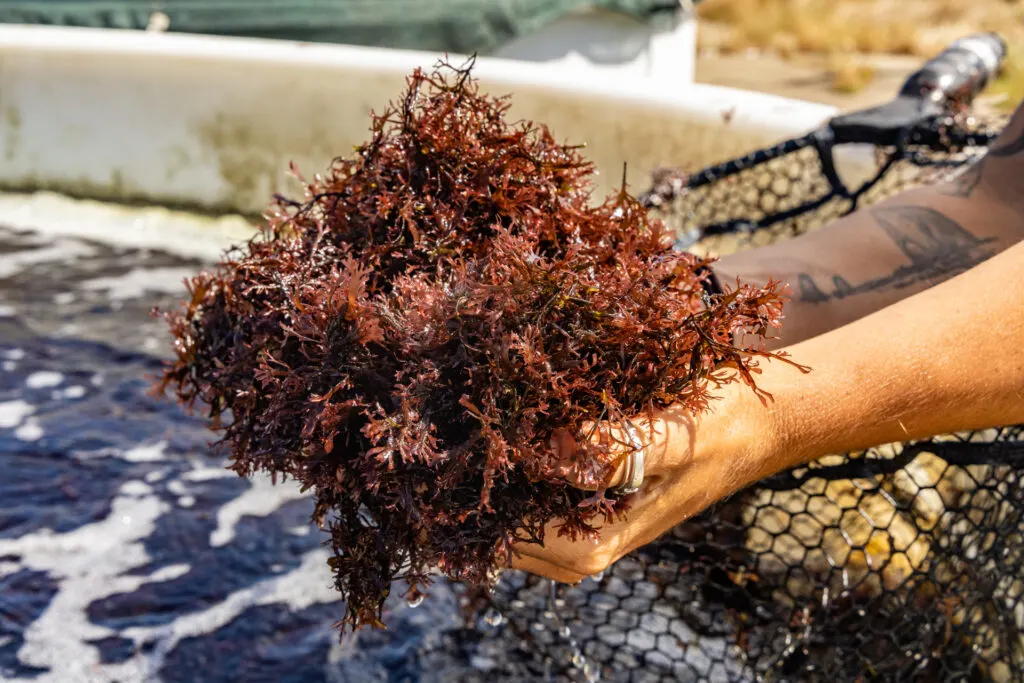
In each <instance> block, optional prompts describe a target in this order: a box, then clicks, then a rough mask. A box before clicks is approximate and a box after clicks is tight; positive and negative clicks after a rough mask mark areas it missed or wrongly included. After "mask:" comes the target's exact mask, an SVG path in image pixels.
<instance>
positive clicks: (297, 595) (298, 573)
mask: <svg viewBox="0 0 1024 683" xmlns="http://www.w3.org/2000/svg"><path fill="white" fill-rule="evenodd" d="M328 556H329V554H328V552H327V551H326V550H324V549H322V548H317V549H316V550H312V551H310V552H308V553H306V554H305V555H303V556H302V563H301V564H300V565H299V566H298V567H296V568H295V569H293V570H292V571H290V572H288V573H286V574H280V575H278V576H274V577H271V578H268V579H264V580H263V581H260V582H259V583H256V584H254V585H252V586H249V587H248V588H245V589H243V590H240V591H236V592H235V593H232V594H231V595H229V596H228V597H227V599H225V600H224V601H223V602H220V603H218V604H216V605H213V606H211V607H209V608H207V609H205V610H202V611H200V612H191V613H189V614H185V615H182V616H180V617H178V618H177V619H175V620H174V621H172V622H171V623H170V624H167V625H162V626H153V627H139V628H130V629H125V631H123V632H122V634H121V635H123V636H125V637H128V638H130V639H132V640H134V641H135V642H136V643H145V642H154V641H155V642H156V647H154V648H153V651H152V653H151V654H150V655H149V656H148V657H147V662H146V671H145V672H144V674H145V675H144V677H143V678H140V679H139V680H153V677H154V676H155V675H156V674H157V672H158V671H159V670H160V669H161V668H162V666H163V663H164V659H165V658H166V657H167V654H168V653H170V652H171V651H172V650H173V649H174V648H175V647H176V646H177V644H178V643H179V642H181V641H182V640H183V639H185V638H191V637H195V636H200V635H203V634H207V633H213V632H214V631H216V630H217V629H219V628H221V627H223V626H225V625H227V624H229V623H231V622H232V621H233V620H234V619H236V618H238V617H239V615H241V614H242V613H243V612H245V611H246V610H247V609H249V608H250V607H256V606H259V605H273V604H284V605H286V606H288V607H289V608H291V609H292V610H293V611H298V610H302V609H306V608H307V607H310V606H312V605H317V604H325V603H332V602H335V601H337V600H338V593H337V592H336V591H335V589H334V588H333V587H332V582H331V577H330V573H329V569H328V567H327V558H328Z"/></svg>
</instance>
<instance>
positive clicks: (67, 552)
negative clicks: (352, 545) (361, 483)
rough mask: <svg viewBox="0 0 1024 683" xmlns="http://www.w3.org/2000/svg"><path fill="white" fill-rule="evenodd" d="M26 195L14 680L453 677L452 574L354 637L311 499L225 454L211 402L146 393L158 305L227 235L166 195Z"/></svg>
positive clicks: (156, 349) (8, 641)
mask: <svg viewBox="0 0 1024 683" xmlns="http://www.w3.org/2000/svg"><path fill="white" fill-rule="evenodd" d="M10 201H11V200H9V199H8V198H0V224H6V225H11V224H16V225H17V228H16V229H14V228H11V227H0V473H2V474H0V680H4V681H37V682H51V681H52V682H53V683H77V682H79V681H81V682H85V681H88V682H89V683H106V682H108V681H109V682H113V681H122V682H123V681H150V680H154V681H157V680H159V681H166V682H168V683H170V682H174V681H189V682H195V681H211V682H216V681H239V680H243V681H282V682H283V681H290V682H295V683H298V682H300V681H301V682H306V681H310V682H312V681H377V680H380V681H384V680H410V681H430V680H445V679H446V676H445V672H444V671H443V670H437V669H434V670H432V671H427V672H423V671H419V670H418V668H417V667H416V666H415V664H414V663H413V661H412V658H413V653H414V650H415V649H416V648H418V647H419V646H421V645H423V644H424V643H427V644H429V641H430V639H431V638H432V637H438V635H437V634H438V632H439V631H441V630H443V629H444V628H445V627H446V626H450V625H452V624H454V620H455V618H456V617H455V615H456V606H455V598H454V596H453V595H452V593H451V592H450V590H448V589H447V588H446V587H445V586H444V585H443V584H439V585H436V586H434V587H433V588H432V589H431V593H430V597H428V598H427V599H426V600H425V601H424V602H423V604H422V605H421V606H420V607H419V608H418V609H410V608H409V606H408V605H407V604H406V601H405V600H404V599H403V598H402V597H401V596H397V595H396V596H395V599H394V601H393V604H392V605H390V607H389V614H388V615H387V616H386V619H385V620H386V622H387V623H388V625H389V627H390V628H389V630H388V631H386V632H380V631H372V632H371V631H364V632H362V633H360V634H359V635H358V636H357V637H355V638H351V639H346V640H345V641H344V642H341V643H339V640H338V637H337V632H336V631H335V630H334V629H333V628H332V624H333V623H334V622H335V621H336V620H337V619H339V618H340V617H341V615H342V613H343V611H342V608H343V606H342V604H341V603H340V602H339V601H338V596H337V593H336V592H335V590H334V588H333V586H332V584H331V577H330V574H329V571H328V569H327V566H326V563H325V561H326V557H327V554H326V551H325V549H324V548H323V546H322V542H323V540H324V535H323V534H322V533H321V532H320V531H318V530H317V529H316V528H315V527H314V526H313V525H312V524H310V522H309V514H310V511H311V502H310V499H309V498H308V497H307V496H303V495H300V494H299V492H298V490H297V488H296V487H295V486H293V485H291V484H288V483H286V484H283V485H282V484H279V485H277V486H272V485H271V484H270V482H269V481H268V480H267V479H255V480H253V481H246V480H243V479H241V478H239V477H237V476H236V475H234V474H233V473H231V472H229V471H227V470H225V462H224V461H223V459H221V458H220V457H218V456H216V455H215V454H213V453H212V452H211V449H210V447H209V446H208V443H209V441H210V439H211V436H212V435H211V433H210V432H208V431H207V430H206V429H205V427H204V424H203V422H202V421H201V420H199V419H196V418H194V417H190V416H188V415H186V414H185V413H184V412H183V411H181V410H180V409H179V408H177V407H176V406H175V405H174V404H172V403H170V402H168V401H162V400H158V399H155V398H153V397H150V396H148V395H147V390H148V388H149V386H150V382H149V380H148V379H147V375H151V374H152V373H153V372H155V371H156V370H157V369H158V367H159V363H160V362H161V359H163V358H165V357H166V356H167V355H168V343H167V335H166V332H165V330H164V328H163V326H162V324H161V323H160V322H158V321H154V320H153V319H151V317H150V314H149V311H150V309H151V308H152V307H153V306H161V307H166V306H171V305H174V304H175V303H176V302H177V301H178V300H179V299H180V297H181V296H182V295H183V292H184V288H183V286H182V284H181V280H182V278H183V277H184V276H185V275H187V274H189V273H193V272H195V271H197V270H198V269H200V268H201V267H203V266H204V265H205V264H207V263H209V262H210V260H211V259H212V258H214V257H215V256H216V254H217V253H218V252H219V250H220V245H221V244H222V243H223V240H222V239H221V240H220V241H219V242H218V241H217V240H212V239H207V240H206V242H203V241H202V240H201V239H194V238H188V239H182V235H184V236H185V237H189V235H191V234H192V233H190V232H189V230H192V229H193V228H195V226H194V225H193V224H191V223H182V224H180V225H177V226H175V224H174V221H173V220H172V219H171V218H168V217H167V216H164V215H163V214H161V216H160V217H158V218H159V221H157V222H154V220H156V219H153V216H152V215H150V216H149V217H148V218H144V219H140V218H139V217H138V216H134V217H132V215H131V214H128V213H126V214H124V215H123V216H121V215H120V214H116V213H110V214H104V213H103V212H102V211H101V210H100V209H98V208H95V207H93V209H90V206H92V205H85V204H80V203H73V202H60V201H57V200H53V199H52V198H51V199H50V200H47V201H48V202H49V204H47V205H46V209H45V210H44V211H39V210H38V209H39V207H38V205H34V204H32V202H29V203H28V204H23V205H20V207H19V208H18V210H17V211H15V210H13V209H12V206H11V205H10V203H9V202H10ZM5 202H6V203H5ZM160 221H162V222H160ZM161 230H163V231H164V232H163V233H161ZM197 234H198V233H197ZM97 238H99V239H97ZM218 239H219V238H218ZM118 245H120V246H118ZM126 245H128V246H126ZM396 593H397V592H396Z"/></svg>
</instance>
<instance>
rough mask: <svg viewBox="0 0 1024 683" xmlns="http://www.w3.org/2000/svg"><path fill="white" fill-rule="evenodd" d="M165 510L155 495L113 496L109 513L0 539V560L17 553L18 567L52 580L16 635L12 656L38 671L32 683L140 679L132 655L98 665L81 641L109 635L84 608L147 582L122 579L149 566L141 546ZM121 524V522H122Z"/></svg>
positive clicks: (92, 651)
mask: <svg viewBox="0 0 1024 683" xmlns="http://www.w3.org/2000/svg"><path fill="white" fill-rule="evenodd" d="M165 509H166V506H165V505H164V504H163V503H161V502H160V501H159V499H157V498H156V497H155V496H144V497H125V496H119V497H117V498H115V499H114V500H113V502H112V504H111V511H110V514H109V515H108V516H107V517H106V518H105V519H102V520H100V521H97V522H94V523H92V524H87V525H85V526H82V527H79V528H78V529H75V530H73V531H69V532H68V533H64V534H56V533H54V532H53V531H52V530H50V529H43V530H41V531H37V532H34V533H30V534H26V535H24V536H21V537H20V538H16V539H0V555H17V556H20V564H21V566H22V567H24V568H27V569H31V570H35V571H43V572H46V573H47V574H49V575H50V576H51V577H52V578H54V579H56V580H57V581H58V585H59V588H58V590H57V592H56V594H54V596H53V597H52V598H51V599H50V601H49V604H48V605H47V607H46V609H45V610H44V611H43V613H42V614H40V615H39V617H38V618H36V619H35V620H34V621H33V622H32V623H31V624H29V626H28V628H26V629H25V631H24V638H25V643H24V645H23V646H22V647H21V649H20V650H19V651H18V659H19V661H20V662H21V663H22V664H24V665H25V666H32V667H40V668H42V669H46V671H45V672H44V673H42V674H40V675H39V676H38V677H37V678H35V679H34V680H35V681H38V682H39V683H87V682H89V683H92V682H93V681H97V682H98V681H113V680H146V678H145V676H144V675H142V672H141V671H140V667H141V665H142V664H143V662H142V661H141V660H140V659H139V658H135V659H132V660H129V661H127V662H125V663H123V664H117V665H105V666H102V669H103V674H102V675H100V674H99V671H100V669H101V664H100V657H99V652H98V650H97V649H96V648H95V647H93V646H91V645H88V644H87V641H89V640H93V639H98V638H104V637H107V636H111V635H113V634H114V632H113V631H112V630H111V629H109V628H106V627H103V626H99V625H96V624H94V623H92V622H91V621H90V620H89V616H88V607H89V605H90V604H92V603H93V602H95V601H97V600H102V599H104V598H107V597H109V596H111V595H115V594H118V593H122V592H130V591H134V590H137V589H138V588H139V587H140V586H141V585H143V584H145V583H146V582H148V581H149V580H150V579H149V578H148V577H145V576H132V575H127V574H126V572H128V571H130V570H132V569H135V568H137V567H141V566H143V565H144V564H146V563H147V562H148V561H149V558H148V556H147V554H146V551H145V547H144V545H143V544H142V541H143V539H145V538H146V537H147V536H148V535H149V534H150V533H152V531H153V529H154V522H155V521H156V519H157V518H158V517H159V516H160V515H161V514H162V513H163V512H164V510H165ZM125 519H128V520H129V523H128V524H125V523H124V520H125Z"/></svg>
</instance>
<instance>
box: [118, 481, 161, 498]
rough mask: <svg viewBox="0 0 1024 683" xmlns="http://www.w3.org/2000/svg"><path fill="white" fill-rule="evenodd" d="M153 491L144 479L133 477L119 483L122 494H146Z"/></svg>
mask: <svg viewBox="0 0 1024 683" xmlns="http://www.w3.org/2000/svg"><path fill="white" fill-rule="evenodd" d="M151 493H153V488H152V487H151V486H150V485H149V484H147V483H146V482H144V481H139V480H137V479H133V480H131V481H126V482H125V483H123V484H121V495H123V496H148V495H149V494H151Z"/></svg>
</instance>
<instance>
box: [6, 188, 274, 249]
mask: <svg viewBox="0 0 1024 683" xmlns="http://www.w3.org/2000/svg"><path fill="white" fill-rule="evenodd" d="M0 224H3V225H6V226H10V227H12V228H15V229H19V230H31V231H34V232H37V233H41V234H44V235H51V236H60V237H77V238H80V239H87V240H92V241H95V242H102V243H104V244H114V245H117V246H119V247H129V248H136V249H158V250H160V251H165V252H168V253H173V254H178V255H180V256H185V257H191V258H199V259H204V260H208V261H215V260H218V259H219V258H220V256H221V255H222V253H223V251H224V249H225V248H226V247H228V246H230V245H232V244H237V243H239V242H242V241H244V240H247V239H249V238H250V237H251V236H252V235H253V234H255V230H254V228H253V226H252V224H251V223H249V222H248V221H247V220H245V219H244V218H242V217H240V216H224V217H219V218H212V217H208V216H199V215H196V214H190V213H186V212H183V211H171V210H168V209H164V208H160V207H148V208H140V207H130V206H121V205H118V204H112V203H104V202H97V201H92V200H83V199H71V198H69V197H64V196H62V195H59V194H55V193H51V192H36V193H33V194H0ZM48 258H49V257H48Z"/></svg>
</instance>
